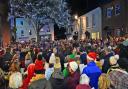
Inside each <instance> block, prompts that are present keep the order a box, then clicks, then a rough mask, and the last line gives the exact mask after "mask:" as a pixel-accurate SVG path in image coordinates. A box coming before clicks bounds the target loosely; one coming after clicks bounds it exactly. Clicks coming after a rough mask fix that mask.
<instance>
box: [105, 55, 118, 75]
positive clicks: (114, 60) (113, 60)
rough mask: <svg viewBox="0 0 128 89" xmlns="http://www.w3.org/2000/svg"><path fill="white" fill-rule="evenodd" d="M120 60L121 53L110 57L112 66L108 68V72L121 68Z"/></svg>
mask: <svg viewBox="0 0 128 89" xmlns="http://www.w3.org/2000/svg"><path fill="white" fill-rule="evenodd" d="M118 60H119V55H114V56H111V57H110V59H109V62H110V65H111V67H110V68H109V69H108V71H107V74H108V73H109V72H111V71H112V70H113V69H119V68H120V67H119V65H118V63H117V61H118Z"/></svg>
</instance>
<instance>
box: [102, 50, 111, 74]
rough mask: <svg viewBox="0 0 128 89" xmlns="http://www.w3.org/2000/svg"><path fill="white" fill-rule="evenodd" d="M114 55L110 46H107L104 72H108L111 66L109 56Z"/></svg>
mask: <svg viewBox="0 0 128 89" xmlns="http://www.w3.org/2000/svg"><path fill="white" fill-rule="evenodd" d="M111 56H113V53H112V52H111V50H110V49H109V48H105V57H104V58H103V59H104V64H103V66H102V72H103V73H107V71H108V69H109V68H110V67H111V66H110V63H109V58H110V57H111Z"/></svg>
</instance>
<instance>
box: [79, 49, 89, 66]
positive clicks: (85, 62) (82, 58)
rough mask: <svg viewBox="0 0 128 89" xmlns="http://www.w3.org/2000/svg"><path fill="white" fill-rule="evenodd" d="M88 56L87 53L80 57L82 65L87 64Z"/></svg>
mask: <svg viewBox="0 0 128 89" xmlns="http://www.w3.org/2000/svg"><path fill="white" fill-rule="evenodd" d="M86 56H87V54H86V53H85V52H84V53H82V54H81V55H80V61H81V64H85V65H86V64H87V60H86Z"/></svg>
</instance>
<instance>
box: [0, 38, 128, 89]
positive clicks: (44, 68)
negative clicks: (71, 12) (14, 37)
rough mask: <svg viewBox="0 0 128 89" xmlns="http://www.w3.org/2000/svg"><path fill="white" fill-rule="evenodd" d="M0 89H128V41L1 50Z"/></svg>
mask: <svg viewBox="0 0 128 89" xmlns="http://www.w3.org/2000/svg"><path fill="white" fill-rule="evenodd" d="M0 89H128V39H127V38H126V37H120V38H111V39H106V40H92V39H86V40H79V41H78V40H77V41H75V40H70V41H69V40H60V41H54V42H52V41H47V42H46V41H44V42H40V43H35V42H33V43H32V42H29V43H14V44H10V45H7V47H6V48H2V47H1V48H0Z"/></svg>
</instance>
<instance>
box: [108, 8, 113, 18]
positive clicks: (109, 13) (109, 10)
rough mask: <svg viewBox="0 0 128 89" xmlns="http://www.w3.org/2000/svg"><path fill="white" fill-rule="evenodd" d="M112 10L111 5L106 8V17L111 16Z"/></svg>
mask: <svg viewBox="0 0 128 89" xmlns="http://www.w3.org/2000/svg"><path fill="white" fill-rule="evenodd" d="M112 11H113V7H110V8H107V17H108V18H111V17H112Z"/></svg>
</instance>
